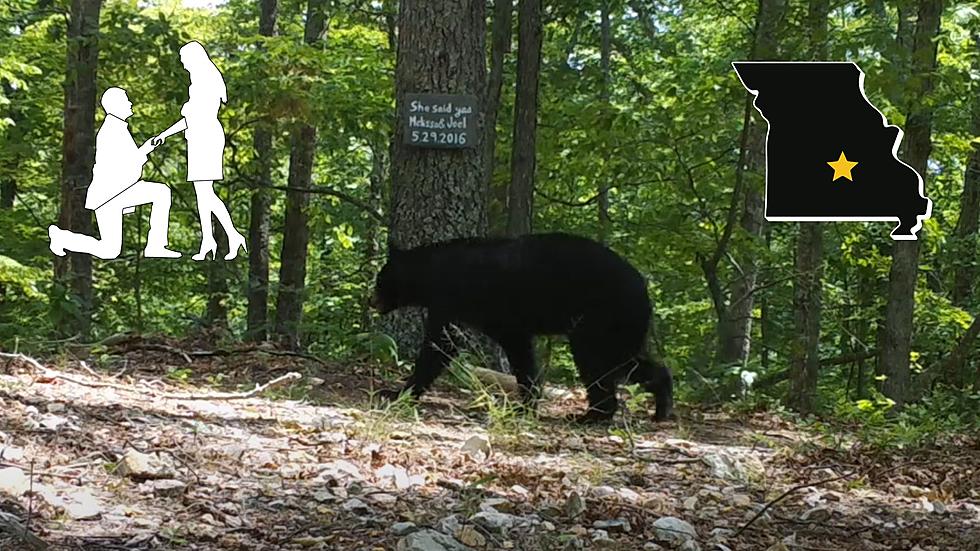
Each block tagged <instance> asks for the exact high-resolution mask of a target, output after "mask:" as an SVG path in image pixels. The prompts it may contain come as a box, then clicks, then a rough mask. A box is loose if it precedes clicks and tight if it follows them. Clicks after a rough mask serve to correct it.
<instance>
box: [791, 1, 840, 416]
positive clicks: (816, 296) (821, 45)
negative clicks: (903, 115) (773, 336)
mask: <svg viewBox="0 0 980 551" xmlns="http://www.w3.org/2000/svg"><path fill="white" fill-rule="evenodd" d="M829 12H830V0H810V5H809V10H808V14H807V15H808V16H807V23H808V25H807V26H808V31H809V33H808V34H809V39H810V59H811V60H814V61H820V60H823V59H825V58H826V57H827V14H828V13H829ZM799 228H800V231H799V234H798V235H797V240H796V278H795V281H794V289H793V321H794V327H795V328H796V333H795V335H794V338H793V344H792V353H791V356H790V385H789V386H790V388H789V396H788V397H787V398H788V400H787V402H788V404H789V406H790V407H791V408H793V409H795V410H796V411H798V412H800V413H812V412H813V410H814V405H815V403H814V398H815V397H816V395H817V376H818V371H819V369H820V356H819V345H820V313H821V312H820V307H821V300H820V299H821V294H822V292H823V289H822V286H823V227H822V226H821V225H820V224H816V223H813V222H809V223H808V222H802V223H800V225H799Z"/></svg>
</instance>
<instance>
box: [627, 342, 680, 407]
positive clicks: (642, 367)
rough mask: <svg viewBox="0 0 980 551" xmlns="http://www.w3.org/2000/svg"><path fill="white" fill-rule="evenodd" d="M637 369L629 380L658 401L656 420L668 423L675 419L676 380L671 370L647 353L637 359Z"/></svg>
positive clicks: (641, 354)
mask: <svg viewBox="0 0 980 551" xmlns="http://www.w3.org/2000/svg"><path fill="white" fill-rule="evenodd" d="M636 364H637V365H636V367H635V368H634V369H633V370H632V371H631V372H630V374H629V377H628V380H629V382H631V383H636V384H639V385H641V386H643V388H644V389H645V390H646V391H647V392H649V393H651V394H653V396H654V398H655V399H656V406H657V411H656V413H655V414H654V419H656V420H657V421H666V420H668V419H671V418H673V417H674V378H673V376H672V375H671V373H670V368H668V367H667V365H666V364H664V363H663V361H661V360H660V359H659V358H654V357H651V356H650V355H649V354H647V353H646V352H642V353H640V354H639V355H638V356H637V357H636Z"/></svg>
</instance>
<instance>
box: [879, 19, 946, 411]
mask: <svg viewBox="0 0 980 551" xmlns="http://www.w3.org/2000/svg"><path fill="white" fill-rule="evenodd" d="M942 11H943V1H942V0H920V2H919V9H918V14H919V16H918V19H917V21H916V24H915V33H914V39H913V47H912V55H911V68H910V69H911V70H910V72H909V77H908V82H907V84H906V98H907V106H906V109H907V113H908V116H907V118H906V121H907V122H906V124H905V126H906V140H907V141H906V149H905V150H906V160H907V162H908V164H909V166H911V167H912V168H913V169H915V170H916V172H918V173H919V175H920V176H921V177H922V179H923V180H925V179H926V178H927V175H928V166H927V162H928V160H929V154H930V153H931V151H932V116H933V108H932V106H931V104H930V103H929V102H928V101H927V99H928V98H927V96H929V95H930V94H931V92H932V89H933V86H934V78H935V75H934V73H935V70H936V48H937V46H936V42H935V38H936V36H937V35H938V34H939V24H940V20H941V17H942ZM924 237H925V236H924V235H923V233H922V232H921V231H920V233H919V238H918V240H915V241H896V242H895V243H894V246H893V249H892V264H891V270H890V272H889V275H888V303H887V306H886V307H885V322H884V326H883V328H882V334H881V352H880V356H879V358H878V368H879V369H880V371H881V374H882V375H884V376H885V379H884V381H882V384H881V391H882V393H884V394H885V396H887V397H889V398H891V399H892V400H893V401H894V402H895V405H896V406H897V407H899V408H900V407H902V406H903V405H904V404H905V402H906V399H907V397H908V395H909V391H910V389H909V378H910V369H909V368H910V366H909V362H910V357H909V356H910V353H911V349H912V319H913V313H914V310H915V284H916V279H917V277H918V268H919V245H920V242H921V240H922V239H924Z"/></svg>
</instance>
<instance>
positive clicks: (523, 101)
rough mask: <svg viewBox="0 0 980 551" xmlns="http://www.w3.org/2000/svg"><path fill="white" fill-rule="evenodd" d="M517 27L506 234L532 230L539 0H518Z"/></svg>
mask: <svg viewBox="0 0 980 551" xmlns="http://www.w3.org/2000/svg"><path fill="white" fill-rule="evenodd" d="M517 27H518V31H517V32H518V46H517V95H516V98H515V101H514V147H513V153H512V154H511V181H510V192H509V196H508V201H507V235H509V236H512V237H514V236H518V235H524V234H527V233H531V226H532V221H533V217H534V169H535V165H536V160H537V152H536V149H535V138H536V135H537V128H538V79H539V77H540V73H541V0H520V5H519V11H518V16H517Z"/></svg>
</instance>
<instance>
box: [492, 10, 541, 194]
mask: <svg viewBox="0 0 980 551" xmlns="http://www.w3.org/2000/svg"><path fill="white" fill-rule="evenodd" d="M539 1H540V0H539ZM512 2H513V0H494V3H493V37H492V40H491V44H490V74H489V76H488V78H487V91H486V96H485V99H484V104H485V105H486V115H485V116H486V119H485V124H486V138H485V140H486V141H485V142H484V144H483V147H484V153H483V155H484V157H483V163H484V168H483V178H484V187H486V189H487V196H488V197H489V195H490V192H491V189H492V188H493V169H494V166H496V153H497V116H498V114H499V111H500V90H501V88H502V87H503V83H504V57H505V56H506V55H507V53H508V52H510V42H511V34H512V28H511V19H512V13H513V11H514V10H513V3H512ZM518 63H519V62H518Z"/></svg>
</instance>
